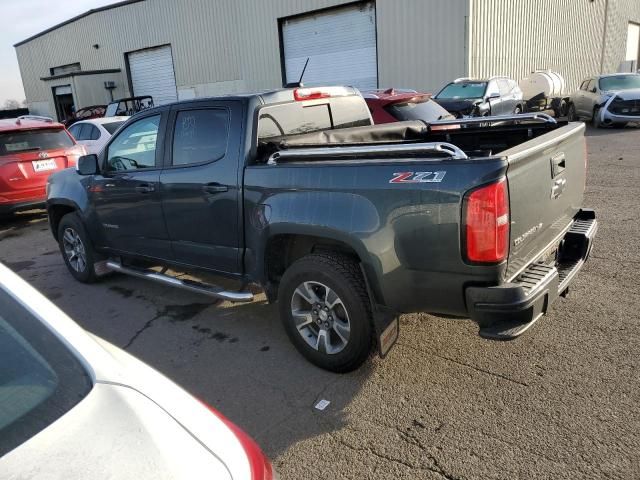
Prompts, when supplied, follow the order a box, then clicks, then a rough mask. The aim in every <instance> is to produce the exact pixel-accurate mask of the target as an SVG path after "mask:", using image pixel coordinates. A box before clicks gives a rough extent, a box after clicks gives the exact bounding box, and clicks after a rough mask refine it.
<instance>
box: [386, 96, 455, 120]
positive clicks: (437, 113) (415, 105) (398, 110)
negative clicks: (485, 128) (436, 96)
mask: <svg viewBox="0 0 640 480" xmlns="http://www.w3.org/2000/svg"><path fill="white" fill-rule="evenodd" d="M386 110H387V111H388V112H389V113H390V114H391V115H393V116H394V117H395V118H397V119H398V120H424V121H425V122H433V121H435V120H443V119H445V118H455V117H454V116H453V115H451V114H450V113H449V112H447V111H446V110H445V109H444V108H442V107H441V106H440V105H438V104H437V103H436V102H434V101H433V100H431V99H430V98H422V99H420V100H418V101H411V102H405V103H394V104H392V105H389V106H387V107H386Z"/></svg>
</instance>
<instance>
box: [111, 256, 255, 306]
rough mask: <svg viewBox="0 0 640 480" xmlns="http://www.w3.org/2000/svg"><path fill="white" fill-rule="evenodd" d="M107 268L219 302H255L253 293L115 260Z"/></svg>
mask: <svg viewBox="0 0 640 480" xmlns="http://www.w3.org/2000/svg"><path fill="white" fill-rule="evenodd" d="M106 267H107V268H108V269H109V270H112V271H114V272H120V273H124V274H125V275H131V276H132V277H138V278H144V279H147V280H153V281H155V282H158V283H163V284H165V285H169V286H172V287H176V288H181V289H183V290H188V291H190V292H195V293H202V294H204V295H208V296H210V297H213V298H217V299H219V300H228V301H230V302H235V303H245V302H251V301H253V293H251V292H230V291H227V290H223V289H222V288H221V287H218V286H216V285H208V284H206V283H200V282H194V281H193V280H181V279H179V278H176V277H172V276H170V275H165V274H164V273H159V272H155V271H153V270H146V269H142V268H135V267H129V266H127V267H125V266H124V265H122V264H121V263H120V262H118V261H115V260H108V261H107V263H106Z"/></svg>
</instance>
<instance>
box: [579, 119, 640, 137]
mask: <svg viewBox="0 0 640 480" xmlns="http://www.w3.org/2000/svg"><path fill="white" fill-rule="evenodd" d="M638 127H640V122H635V123H629V124H627V126H625V127H623V128H614V127H608V128H595V127H593V126H592V125H590V124H587V129H586V130H585V132H584V135H585V137H601V136H604V135H620V134H623V133H625V132H628V131H629V130H639V128H638Z"/></svg>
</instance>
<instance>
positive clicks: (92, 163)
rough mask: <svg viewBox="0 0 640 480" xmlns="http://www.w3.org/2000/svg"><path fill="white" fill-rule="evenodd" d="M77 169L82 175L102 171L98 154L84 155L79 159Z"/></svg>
mask: <svg viewBox="0 0 640 480" xmlns="http://www.w3.org/2000/svg"><path fill="white" fill-rule="evenodd" d="M76 170H77V172H78V173H79V174H80V175H97V174H98V173H100V169H99V168H98V156H97V155H94V154H91V155H83V156H82V157H80V158H79V159H78V165H77V166H76Z"/></svg>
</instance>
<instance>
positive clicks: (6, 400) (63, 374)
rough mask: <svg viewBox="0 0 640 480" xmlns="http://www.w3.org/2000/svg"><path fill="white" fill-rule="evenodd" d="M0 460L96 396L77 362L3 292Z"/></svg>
mask: <svg viewBox="0 0 640 480" xmlns="http://www.w3.org/2000/svg"><path fill="white" fill-rule="evenodd" d="M0 352H1V361H0V457H2V456H3V455H4V454H6V453H7V452H9V451H11V450H13V449H14V448H16V447H17V446H18V445H20V444H21V443H23V442H25V441H26V440H28V439H29V438H31V437H32V436H33V435H35V434H36V433H38V432H39V431H41V430H43V429H44V428H46V427H47V426H48V425H50V424H51V423H53V422H54V421H55V420H56V419H58V418H59V417H61V416H62V415H64V414H65V413H66V412H67V411H69V410H70V409H71V408H72V407H73V406H74V405H76V404H77V403H78V402H79V401H80V400H81V399H82V398H83V397H85V396H86V395H87V393H88V392H89V391H90V390H91V382H90V380H89V378H88V376H87V374H86V372H85V371H84V369H83V368H82V366H81V365H80V363H79V362H78V361H77V360H76V358H75V357H74V356H73V355H72V354H71V352H69V350H68V349H67V348H66V347H65V346H64V345H63V344H62V342H60V340H58V338H56V337H55V336H54V335H53V334H52V333H51V332H50V331H49V330H48V329H47V328H46V327H45V326H44V325H43V324H42V323H41V322H40V321H39V320H38V319H37V318H36V317H34V316H33V315H32V314H31V313H30V312H29V311H28V310H26V309H25V308H24V307H23V306H22V305H21V304H20V303H18V302H17V301H16V300H14V299H13V298H12V297H11V296H10V295H9V294H8V293H7V292H5V291H4V290H2V289H0Z"/></svg>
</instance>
